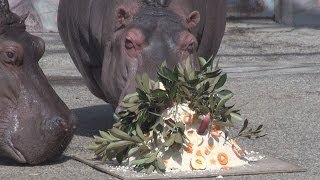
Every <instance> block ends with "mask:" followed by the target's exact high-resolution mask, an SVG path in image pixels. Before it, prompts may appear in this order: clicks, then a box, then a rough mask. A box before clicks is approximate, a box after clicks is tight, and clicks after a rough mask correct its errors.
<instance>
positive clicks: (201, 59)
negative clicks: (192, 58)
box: [199, 57, 207, 68]
mask: <svg viewBox="0 0 320 180" xmlns="http://www.w3.org/2000/svg"><path fill="white" fill-rule="evenodd" d="M206 63H207V60H205V59H204V58H203V57H199V65H200V68H202V67H203V66H204V65H205V64H206Z"/></svg>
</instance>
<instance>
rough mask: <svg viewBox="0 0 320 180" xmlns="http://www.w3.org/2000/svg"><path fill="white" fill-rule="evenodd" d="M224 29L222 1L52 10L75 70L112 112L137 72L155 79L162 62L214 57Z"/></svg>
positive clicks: (99, 2)
mask: <svg viewBox="0 0 320 180" xmlns="http://www.w3.org/2000/svg"><path fill="white" fill-rule="evenodd" d="M225 25H226V8H225V2H224V0H60V4H59V9H58V29H59V32H60V36H61V38H62V41H63V43H64V45H65V46H66V48H67V50H68V51H69V54H70V56H71V58H72V59H73V61H74V63H75V65H76V67H77V68H78V70H79V71H80V73H81V74H82V76H83V77H84V79H85V81H86V84H87V86H88V87H89V89H90V91H91V92H92V93H93V94H94V95H95V96H97V97H99V98H101V99H104V100H105V101H106V102H109V103H110V104H111V105H112V106H113V107H114V108H116V107H117V106H118V104H119V101H121V99H122V98H123V97H124V96H125V95H126V94H128V93H131V92H133V91H135V87H136V84H135V75H136V74H137V73H143V72H146V73H148V75H149V76H150V77H151V78H155V77H156V74H157V66H158V65H159V64H161V63H162V62H163V61H166V63H167V65H168V66H169V67H173V66H174V65H176V64H177V63H183V62H184V61H185V59H186V58H187V57H188V56H192V57H193V58H192V59H195V57H198V56H202V57H205V58H208V57H210V56H211V55H213V56H215V55H216V53H217V51H218V49H219V46H220V43H221V39H222V37H223V34H224V30H225ZM194 62H196V61H194ZM194 64H195V63H194ZM195 65H196V64H195Z"/></svg>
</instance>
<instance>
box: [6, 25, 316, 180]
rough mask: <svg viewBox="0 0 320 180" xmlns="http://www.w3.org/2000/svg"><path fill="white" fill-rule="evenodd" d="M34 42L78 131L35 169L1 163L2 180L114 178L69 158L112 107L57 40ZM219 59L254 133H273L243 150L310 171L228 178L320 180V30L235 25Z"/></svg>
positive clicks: (106, 119)
mask: <svg viewBox="0 0 320 180" xmlns="http://www.w3.org/2000/svg"><path fill="white" fill-rule="evenodd" d="M36 35H38V36H41V37H42V38H43V39H44V40H45V41H46V43H47V51H46V53H45V55H44V57H43V58H42V60H41V61H40V65H41V67H42V68H43V71H44V72H45V74H46V75H47V76H48V79H49V80H50V82H51V84H52V86H53V87H54V89H55V90H56V92H57V93H58V94H59V95H60V97H61V98H62V100H64V101H65V103H66V104H67V105H68V106H69V107H70V108H71V109H73V110H74V111H75V112H76V114H77V115H78V117H79V123H78V129H77V132H76V134H75V136H74V138H73V140H72V142H71V144H70V146H69V147H68V149H67V150H66V152H65V153H64V155H63V156H62V157H61V158H60V159H59V160H57V161H56V162H52V163H50V164H44V165H40V166H35V167H31V166H21V165H17V164H14V163H12V162H8V161H5V160H1V159H0V179H111V177H110V176H108V175H106V174H104V173H101V172H99V171H96V170H94V169H92V168H90V167H88V166H86V165H84V164H81V163H79V162H77V161H74V160H72V159H70V155H73V154H81V153H84V152H86V149H85V146H86V145H88V144H89V143H90V142H91V140H92V139H91V136H92V134H94V133H96V132H97V130H98V129H104V128H106V127H108V126H110V125H111V123H110V122H111V117H112V115H111V107H110V106H109V105H107V104H106V103H104V102H103V101H101V100H99V99H97V98H96V97H94V96H93V95H92V94H91V93H90V92H89V91H88V89H87V88H86V87H85V85H84V83H83V81H82V79H81V76H80V75H79V73H78V72H77V70H76V69H75V67H74V65H73V63H72V62H71V59H70V57H69V55H68V54H67V52H66V50H65V48H64V47H63V45H62V43H61V40H60V38H59V35H58V34H36ZM217 59H219V60H220V65H221V67H222V69H223V70H224V71H225V72H227V73H228V76H229V79H228V81H227V84H226V85H227V86H228V87H229V88H230V89H231V90H232V91H233V92H234V93H235V97H234V101H235V102H236V105H237V107H238V108H240V109H241V111H242V114H243V116H244V117H246V118H248V119H249V120H250V122H251V124H252V125H254V126H257V125H259V124H263V125H264V126H265V131H266V132H267V133H268V136H266V137H264V138H261V139H258V140H255V141H250V140H243V141H240V144H241V145H242V146H243V147H246V148H247V149H252V150H255V151H259V152H261V153H263V154H267V155H270V156H273V157H276V158H280V159H283V160H287V161H289V162H292V163H295V164H298V165H301V166H303V167H305V168H307V172H304V173H288V174H271V175H257V176H238V177H226V179H320V141H319V139H318V138H319V137H320V136H319V132H320V31H319V30H316V29H308V28H301V29H293V28H290V27H283V26H280V25H277V24H274V23H273V22H272V21H267V20H254V21H253V20H252V21H250V20H247V21H236V22H229V23H228V24H227V29H226V33H225V36H224V39H223V42H222V44H221V49H220V51H219V54H218V56H217Z"/></svg>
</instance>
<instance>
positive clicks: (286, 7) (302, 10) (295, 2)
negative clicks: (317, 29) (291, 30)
mask: <svg viewBox="0 0 320 180" xmlns="http://www.w3.org/2000/svg"><path fill="white" fill-rule="evenodd" d="M275 4H276V9H275V12H276V17H275V19H276V21H277V22H279V23H282V24H287V25H290V26H320V0H276V1H275Z"/></svg>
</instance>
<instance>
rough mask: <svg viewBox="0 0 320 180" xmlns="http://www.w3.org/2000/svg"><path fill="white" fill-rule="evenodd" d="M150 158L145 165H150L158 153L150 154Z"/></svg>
mask: <svg viewBox="0 0 320 180" xmlns="http://www.w3.org/2000/svg"><path fill="white" fill-rule="evenodd" d="M150 155H151V156H150V157H149V158H148V159H147V160H146V161H145V163H146V164H149V163H152V162H153V161H155V160H156V159H157V156H158V152H155V153H152V154H150Z"/></svg>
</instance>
